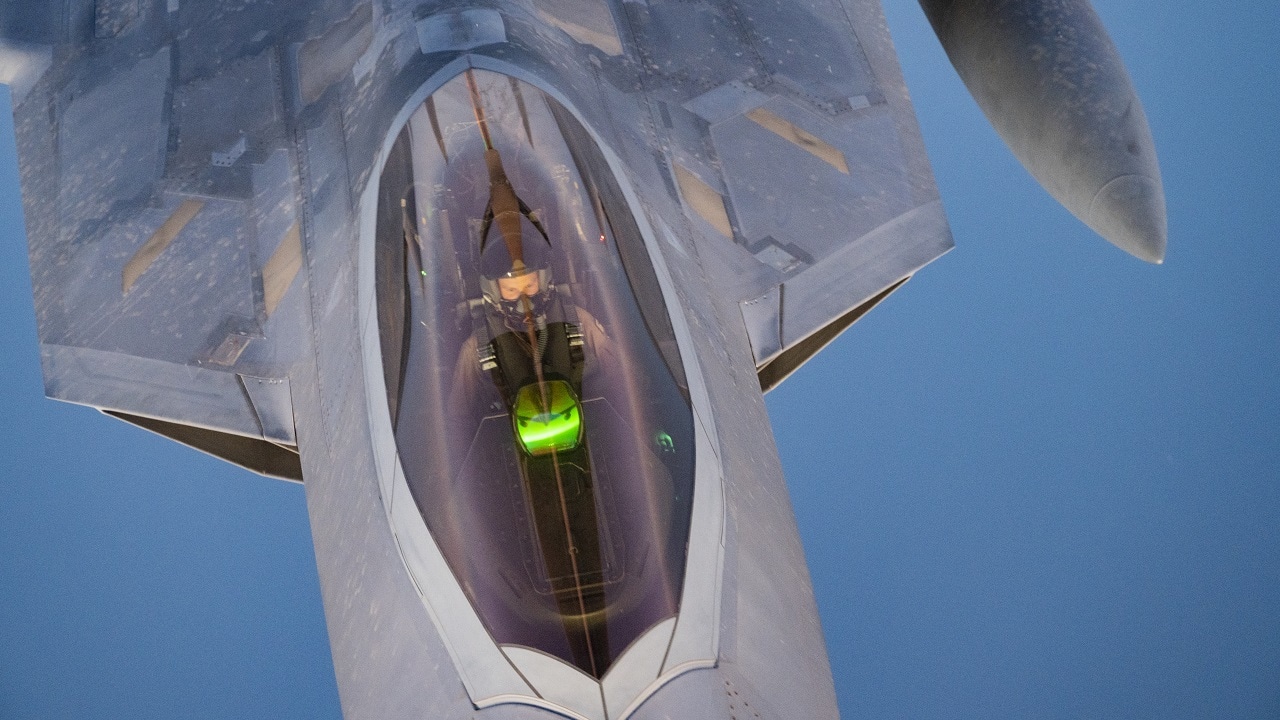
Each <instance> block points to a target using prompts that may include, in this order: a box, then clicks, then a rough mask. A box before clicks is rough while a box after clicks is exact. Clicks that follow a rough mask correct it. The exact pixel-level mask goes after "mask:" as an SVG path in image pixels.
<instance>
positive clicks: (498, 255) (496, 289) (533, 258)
mask: <svg viewBox="0 0 1280 720" xmlns="http://www.w3.org/2000/svg"><path fill="white" fill-rule="evenodd" d="M530 230H532V228H530ZM496 234H497V233H494V235H496ZM521 245H522V246H523V247H521V257H518V258H512V257H511V253H510V251H509V250H508V248H507V244H506V243H505V242H503V241H502V239H501V238H498V237H491V238H490V239H489V242H488V243H486V244H485V247H484V250H483V251H482V253H481V255H480V274H481V278H480V289H481V291H482V292H483V293H484V298H485V301H486V302H487V303H488V304H489V305H490V306H491V307H493V308H494V309H495V310H497V311H498V312H500V313H501V314H502V315H504V316H508V317H510V318H512V319H516V320H523V318H524V316H525V312H526V310H527V308H529V307H532V309H533V314H534V316H535V317H536V316H539V315H542V314H543V313H544V312H545V306H546V302H547V298H548V297H549V296H550V292H551V289H552V288H551V262H550V261H551V258H550V254H551V248H550V247H549V246H548V245H547V243H546V241H545V240H543V239H542V237H541V236H540V235H537V234H536V233H533V237H531V238H526V239H525V242H523V243H521ZM525 298H528V301H529V302H528V304H526V303H525V301H524V299H525Z"/></svg>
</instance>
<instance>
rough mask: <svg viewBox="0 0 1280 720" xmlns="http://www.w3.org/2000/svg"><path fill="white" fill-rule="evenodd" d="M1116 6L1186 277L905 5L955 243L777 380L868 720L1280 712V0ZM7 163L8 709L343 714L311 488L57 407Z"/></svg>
mask: <svg viewBox="0 0 1280 720" xmlns="http://www.w3.org/2000/svg"><path fill="white" fill-rule="evenodd" d="M1095 7H1097V9H1098V11H1099V13H1100V14H1101V15H1102V18H1103V20H1104V22H1105V23H1106V24H1107V25H1108V27H1109V28H1110V30H1111V32H1112V36H1113V38H1114V39H1115V40H1116V43H1117V46H1118V47H1119V49H1120V51H1121V54H1122V55H1123V56H1124V58H1125V59H1126V62H1127V63H1128V66H1129V70H1130V73H1131V75H1132V76H1133V79H1134V83H1135V85H1136V86H1137V88H1138V90H1139V93H1140V94H1141V96H1142V98H1143V101H1144V104H1145V106H1146V110H1147V115H1148V117H1149V119H1150V120H1151V124H1152V129H1153V133H1154V135H1155V139H1156V144H1157V150H1158V152H1159V155H1160V159H1161V164H1162V168H1163V172H1164V181H1165V189H1166V193H1167V197H1168V202H1169V225H1170V239H1169V253H1168V258H1167V261H1166V263H1165V265H1163V266H1161V267H1153V266H1149V265H1146V264H1144V263H1141V262H1139V261H1137V260H1134V259H1132V258H1130V257H1128V256H1126V255H1124V254H1123V253H1121V252H1120V251H1119V250H1116V249H1114V248H1112V247H1111V246H1109V245H1107V244H1106V243H1105V242H1103V241H1102V240H1100V239H1098V238H1097V237H1095V236H1093V235H1092V234H1091V233H1090V232H1089V231H1088V230H1087V229H1086V228H1084V227H1083V226H1082V225H1081V224H1079V223H1078V222H1077V221H1076V220H1074V219H1073V218H1071V217H1070V216H1069V215H1068V214H1067V213H1066V211H1064V210H1062V209H1061V208H1060V207H1058V206H1057V205H1056V204H1054V203H1053V202H1052V201H1051V200H1050V199H1049V198H1048V197H1047V195H1046V194H1045V193H1044V192H1043V191H1042V190H1040V188H1039V187H1038V186H1036V185H1035V184H1034V182H1033V181H1032V180H1031V179H1030V178H1029V176H1027V174H1026V173H1025V172H1024V171H1023V170H1022V169H1021V168H1020V167H1019V166H1018V165H1017V163H1016V161H1014V160H1013V158H1012V157H1011V156H1010V155H1009V154H1008V152H1007V151H1006V150H1005V149H1004V147H1003V146H1002V145H1001V144H1000V141H999V139H998V138H997V137H996V136H995V134H994V132H993V131H991V130H990V127H989V126H988V125H987V124H986V121H985V119H983V118H982V116H981V114H980V113H979V111H978V110H977V108H976V106H975V105H974V103H973V102H972V100H971V99H969V97H968V95H967V93H966V92H965V90H964V88H963V86H962V85H961V84H960V81H959V80H958V78H957V77H956V76H955V73H954V71H952V70H951V68H950V66H949V65H948V64H947V63H946V60H945V57H944V56H943V54H942V52H941V49H940V48H939V47H938V44H937V41H936V40H935V39H934V38H933V36H932V34H931V32H930V31H929V29H928V26H927V23H926V22H925V20H924V18H923V15H922V13H921V12H920V10H919V8H918V6H917V5H916V4H915V3H914V2H910V1H909V0H889V2H887V3H886V8H885V9H886V12H887V13H888V16H889V22H890V27H891V29H892V30H893V33H894V38H895V41H896V43H897V45H898V49H899V53H900V56H901V60H902V63H903V66H904V71H905V73H906V77H907V82H908V86H909V87H910V88H911V92H912V97H913V98H914V100H915V102H916V108H917V112H918V114H919V116H920V120H921V125H922V128H923V132H924V136H925V142H926V145H927V146H928V147H929V151H930V155H931V158H932V161H933V166H934V170H935V173H936V175H937V178H938V184H939V187H940V189H941V192H942V197H943V201H944V203H945V204H946V207H947V211H948V215H949V217H950V219H951V223H952V229H953V232H954V234H955V238H956V244H957V248H956V250H955V251H953V252H952V253H950V254H949V255H947V256H945V257H943V258H942V259H941V260H939V261H937V262H936V263H935V264H934V265H932V266H930V267H928V268H926V269H925V270H924V271H922V272H921V273H920V274H919V275H918V276H917V277H916V278H915V279H914V280H912V281H911V282H910V283H908V284H907V285H906V286H905V287H904V288H903V289H902V291H900V292H899V293H898V294H896V295H895V296H893V297H892V298H891V299H890V300H889V301H887V302H886V303H885V304H884V305H883V306H881V307H880V308H878V309H877V310H876V311H875V312H873V313H871V314H870V315H868V316H867V317H866V318H864V319H863V320H862V321H860V322H859V323H858V324H857V325H856V326H855V327H854V328H853V329H852V330H850V331H849V332H848V333H846V334H845V335H844V336H843V337H842V338H841V339H840V340H839V341H838V342H836V343H835V344H834V345H833V346H832V347H831V348H829V349H828V350H827V351H826V352H824V353H823V354H822V355H820V356H819V357H818V358H816V359H815V360H814V361H813V362H811V363H810V364H809V365H808V366H806V367H805V368H804V369H803V370H802V371H801V372H799V373H797V374H796V375H795V376H793V377H792V378H791V379H789V380H788V381H787V382H786V383H784V384H783V385H782V387H780V388H779V389H778V390H776V391H774V392H773V393H771V394H770V396H769V408H770V412H771V415H772V416H773V419H774V425H775V432H776V435H777V439H778V444H779V449H780V452H781V454H782V459H783V464H784V467H785V468H786V472H787V477H788V482H789V484H790V486H791V488H792V494H793V501H794V504H795V509H796V513H797V516H798V519H799V522H800V529H801V533H802V535H803V536H804V540H805V544H806V548H807V552H808V556H809V560H810V566H811V570H812V572H813V576H814V584H815V589H816V591H817V595H818V602H819V606H820V608H821V611H822V618H823V625H824V628H825V631H826V634H827V642H828V649H829V651H830V654H831V661H832V667H833V672H834V674H835V679H836V687H837V692H838V694H839V699H840V704H841V710H842V713H843V715H844V717H845V718H876V719H877V720H879V719H882V718H990V717H1018V718H1077V717H1106V718H1161V719H1166V718H1275V717H1280V482H1278V479H1280V376H1278V375H1277V372H1276V368H1277V367H1280V290H1278V289H1277V286H1276V284H1275V280H1274V278H1275V276H1276V272H1275V262H1274V260H1270V261H1269V260H1267V258H1268V257H1272V255H1273V246H1274V245H1275V242H1276V239H1277V235H1278V233H1277V228H1278V227H1280V210H1277V203H1276V196H1277V190H1276V185H1277V182H1276V179H1277V172H1276V167H1277V165H1280V138H1278V136H1277V132H1276V130H1277V120H1276V118H1277V117H1280V99H1278V95H1280V93H1277V92H1276V90H1277V80H1276V78H1275V68H1276V67H1277V65H1278V63H1277V61H1278V60H1280V53H1278V52H1277V51H1276V50H1275V49H1274V46H1273V35H1274V33H1275V30H1276V28H1278V27H1280V6H1278V5H1277V4H1276V3H1275V2H1274V1H1273V0H1247V1H1246V0H1241V1H1239V2H1235V3H1221V4H1216V3H1191V2H1169V3H1161V4H1159V9H1158V11H1157V12H1156V13H1155V14H1154V15H1153V14H1152V9H1153V5H1152V4H1151V3H1145V2H1138V1H1137V0H1098V1H1097V2H1095ZM5 122H7V117H6V118H5ZM9 133H10V130H9V129H8V128H7V127H0V135H3V136H8V135H9ZM12 152H13V149H12V146H11V144H8V143H0V228H3V230H0V312H2V313H3V314H4V320H5V324H4V327H5V328H6V329H7V342H5V343H3V344H0V371H3V373H4V378H5V379H4V381H3V382H0V394H2V395H0V397H2V399H3V402H4V405H5V407H6V409H7V412H6V413H5V414H4V415H3V416H0V431H2V432H3V434H2V435H0V437H3V438H4V439H3V441H0V442H2V443H3V445H2V446H0V718H5V719H6V720H8V719H10V718H13V719H15V720H17V719H26V718H60V717H76V718H119V717H130V718H173V717H183V718H268V717H270V718H293V717H296V718H335V717H337V716H338V714H339V713H338V704H337V693H336V689H335V686H334V681H333V676H332V673H333V670H332V665H331V662H330V660H329V651H328V640H327V637H326V633H325V628H324V620H323V613H322V610H321V606H320V599H319V589H318V585H317V580H316V572H315V564H314V556H313V555H312V551H311V540H310V535H309V529H308V525H307V518H306V510H305V506H304V500H303V494H302V489H301V487H299V486H295V485H290V484H286V483H282V482H276V481H270V480H266V479H262V478H259V477H256V476H253V475H249V474H247V473H244V472H242V471H239V470H237V469H235V468H232V467H230V466H226V465H223V464H222V463H220V462H218V461H215V460H212V459H210V458H207V457H205V456H203V455H200V454H198V453H195V452H194V451H190V450H187V449H185V448H182V447H180V446H178V445H176V444H173V443H170V442H168V441H165V440H162V439H159V438H156V437H153V436H150V435H148V434H147V433H144V432H142V431H139V430H135V429H133V428H130V427H128V426H126V425H124V424H123V423H119V422H116V421H112V420H109V419H107V418H105V417H101V416H99V415H98V414H97V413H95V412H93V411H91V410H87V409H85V408H79V407H74V406H69V405H64V404H60V403H54V402H52V401H47V400H43V399H42V397H41V388H42V383H41V379H40V372H39V363H38V353H37V350H36V340H35V327H34V321H33V318H32V309H31V300H30V283H29V280H28V278H27V274H26V273H27V267H26V259H25V247H24V243H23V240H22V235H21V233H20V231H19V228H20V227H21V219H20V218H21V208H20V205H19V203H18V200H17V195H16V169H15V163H14V160H13V155H12ZM815 408H823V409H822V410H821V411H819V412H821V417H822V418H824V419H825V421H824V422H816V421H815V412H816V411H815Z"/></svg>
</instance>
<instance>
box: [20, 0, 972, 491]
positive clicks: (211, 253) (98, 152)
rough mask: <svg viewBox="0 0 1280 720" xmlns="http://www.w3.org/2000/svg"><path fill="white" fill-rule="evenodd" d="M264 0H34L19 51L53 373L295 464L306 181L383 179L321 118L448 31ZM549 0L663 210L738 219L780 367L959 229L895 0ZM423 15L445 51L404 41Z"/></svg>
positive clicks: (721, 268)
mask: <svg viewBox="0 0 1280 720" xmlns="http://www.w3.org/2000/svg"><path fill="white" fill-rule="evenodd" d="M233 5H235V6H236V7H232V6H233ZM259 5H260V7H258V6H254V7H253V9H247V8H248V6H246V8H239V6H238V5H237V4H235V3H194V2H181V3H180V2H178V1H177V0H169V1H168V3H167V4H164V3H160V4H154V3H138V2H136V1H135V2H128V1H126V0H98V2H96V3H95V2H72V3H52V2H49V3H8V4H6V14H5V15H4V17H3V18H0V23H2V25H0V34H2V36H3V38H4V41H3V46H2V47H0V65H2V66H3V68H2V69H3V72H4V79H6V80H8V82H9V83H10V86H11V88H12V90H11V92H12V94H13V101H14V106H15V107H14V110H15V121H16V130H17V136H18V147H19V157H20V168H21V176H22V186H23V197H24V203H25V210H26V221H27V229H28V237H29V242H30V259H31V271H32V280H33V284H34V294H35V306H36V315H37V320H38V325H39V333H40V343H41V355H42V359H43V363H44V372H45V378H46V391H47V393H48V394H49V395H50V396H51V397H54V398H57V399H61V400H66V401H70V402H76V403H81V404H86V405H91V406H93V407H97V408H101V409H103V410H105V411H109V412H110V413H111V414H113V415H116V416H117V417H122V418H124V419H127V420H130V421H133V422H136V423H138V424H141V425H143V426H144V427H148V428H149V429H152V430H154V431H157V432H162V433H164V434H167V435H170V436H171V437H175V439H179V440H180V441H182V442H185V443H187V444H191V445H194V446H195V447H198V448H201V449H204V450H206V451H209V452H214V453H215V454H218V455H219V456H221V457H225V458H228V459H232V460H233V461H235V462H239V463H240V464H242V465H246V466H247V467H250V468H251V469H255V470H258V471H260V472H267V473H268V474H273V475H279V476H287V477H294V476H296V475H297V474H298V471H297V469H296V468H297V463H296V461H295V459H294V458H292V457H291V453H292V451H293V445H294V443H295V440H294V432H293V418H292V410H291V403H290V389H289V381H288V372H287V369H288V368H289V367H290V366H291V365H292V364H293V363H294V362H296V360H297V359H298V357H299V356H300V354H302V353H306V352H308V351H309V348H310V346H311V344H310V337H309V333H308V331H307V328H308V327H309V323H308V322H307V317H305V315H306V314H307V313H309V312H310V308H309V307H308V306H307V302H306V301H307V293H306V292H305V291H299V290H298V289H296V287H295V286H302V285H303V284H304V283H305V282H306V279H305V277H304V279H302V280H298V276H299V275H303V276H305V275H306V273H305V272H301V273H300V272H299V271H300V269H302V267H303V265H304V262H305V257H306V252H305V250H304V248H305V246H306V243H307V239H306V237H305V233H304V232H303V229H302V228H304V226H305V224H306V222H305V220H304V213H305V212H306V209H305V203H306V202H308V201H309V200H311V199H314V198H311V197H309V196H310V195H311V194H313V193H314V192H324V193H330V192H334V191H335V190H337V189H338V186H339V185H352V184H353V181H354V184H359V180H358V178H353V177H347V176H346V175H344V173H346V171H347V169H346V168H316V169H310V168H308V169H300V168H299V167H298V162H297V157H296V156H297V153H298V148H297V140H298V138H299V129H298V128H299V126H303V127H304V128H305V126H307V125H308V124H309V123H310V124H312V125H315V126H316V127H314V128H309V129H306V130H305V132H318V133H320V134H324V133H338V132H341V131H342V129H341V128H340V127H338V126H337V125H335V124H334V123H333V121H332V120H331V119H330V120H323V119H322V118H323V117H324V116H323V115H322V114H320V113H315V112H314V111H313V108H314V107H315V106H318V105H323V104H324V102H323V98H322V95H323V94H324V93H325V92H326V91H328V90H329V89H330V88H331V87H332V86H334V85H342V84H344V83H345V84H348V85H351V84H355V85H357V86H358V84H359V83H361V82H367V81H368V78H369V75H370V74H371V73H372V71H373V68H374V66H375V64H376V61H377V60H378V58H379V57H381V56H382V55H384V54H385V53H386V52H388V51H390V52H393V53H398V54H402V55H403V54H406V53H421V52H423V50H424V48H423V47H421V44H422V43H423V42H428V41H429V40H430V38H428V39H427V40H424V35H423V33H424V32H425V33H428V34H429V33H430V32H433V30H432V29H431V28H430V27H426V28H424V27H423V25H424V23H423V21H422V20H420V19H417V18H415V17H414V16H413V15H412V13H411V12H410V11H409V10H408V9H407V8H404V9H400V10H399V11H397V12H383V11H381V10H375V8H374V6H373V4H370V3H363V2H324V3H321V2H317V3H261V4H259ZM532 6H533V10H534V14H535V15H536V17H538V18H540V19H541V20H543V21H544V22H546V23H547V25H548V27H549V30H550V31H551V32H563V33H565V34H567V35H568V36H569V37H570V38H572V40H573V41H574V42H576V43H578V44H579V45H580V46H581V47H583V48H584V49H585V50H586V51H587V53H588V54H590V55H593V56H595V57H597V58H598V60H597V62H598V64H599V66H600V70H599V71H598V72H599V74H600V75H602V76H604V77H605V78H607V79H608V81H609V82H611V83H613V84H614V85H618V86H627V85H630V86H632V87H633V88H634V89H635V90H636V91H638V93H637V94H638V95H639V96H640V97H642V99H643V105H642V106H643V107H647V111H648V117H647V118H646V119H645V122H646V123H647V124H648V125H649V127H648V132H647V135H648V137H644V138H638V140H639V142H637V143H635V146H634V147H632V148H630V150H631V151H633V152H634V154H636V155H644V154H649V155H651V157H649V158H646V160H648V161H649V162H650V163H651V164H652V165H653V167H655V168H656V169H657V172H655V173H654V175H655V176H654V177H652V178H651V180H652V181H653V182H655V183H657V184H658V185H659V187H661V188H663V189H664V190H665V192H666V193H667V194H668V195H669V199H671V200H673V201H676V202H678V203H679V204H680V205H681V206H682V207H683V209H684V212H683V216H684V221H685V222H686V223H687V224H688V225H689V226H688V227H667V228H663V230H664V231H666V232H671V233H676V234H686V235H687V234H688V233H690V232H693V231H694V230H695V228H694V227H693V226H697V228H696V232H698V233H699V234H705V235H707V236H708V237H711V238H713V242H710V243H706V244H699V245H698V251H699V253H700V257H699V258H698V259H699V260H700V261H701V263H702V266H703V269H704V271H705V272H708V273H709V274H711V275H712V277H710V278H709V279H710V280H711V282H712V285H713V286H714V287H716V288H718V291H720V292H723V293H726V294H727V295H729V296H731V297H732V298H734V299H735V300H737V301H739V302H740V307H741V311H742V321H743V322H744V323H745V325H746V327H747V329H748V332H749V336H750V339H751V345H752V349H753V352H754V354H755V358H756V361H757V366H758V367H759V368H760V373H761V382H762V385H763V386H764V387H766V388H768V387H772V386H773V385H775V384H776V383H777V382H779V381H780V380H781V379H782V378H784V377H785V376H786V375H787V374H788V373H790V372H791V371H792V370H794V369H795V368H796V367H798V366H799V365H800V364H801V363H802V362H803V361H804V360H806V359H807V358H808V357H809V356H810V355H812V354H813V353H814V352H816V351H817V350H818V349H820V348H821V347H822V346H823V345H825V344H826V343H827V342H829V341H830V340H831V339H832V338H833V337H834V336H835V335H836V334H838V332H839V331H840V330H842V329H844V327H847V325H848V324H849V323H850V322H852V320H853V319H855V318H856V317H857V316H858V315H860V314H861V313H862V312H865V310H866V309H868V308H869V307H870V306H871V305H874V304H875V302H877V301H878V300H879V299H881V298H882V297H883V296H884V295H885V294H886V293H887V291H889V290H890V289H891V288H893V287H895V286H896V285H897V284H898V283H900V282H901V281H902V280H904V279H905V278H907V277H908V276H910V275H911V274H912V273H913V272H915V271H916V270H917V269H919V268H920V267H921V266H922V265H924V264H925V263H927V262H929V261H930V260H932V259H933V258H935V257H937V256H938V255H940V254H941V253H943V252H945V251H946V250H947V249H948V248H949V247H950V244H951V243H950V235H949V232H948V229H947V226H946V222H945V219H944V217H943V213H942V209H941V207H940V204H939V202H938V197H937V191H936V188H935V186H934V183H933V179H932V176H931V174H930V171H929V167H928V162H927V159H926V158H925V154H924V150H923V146H922V144H921V140H920V136H919V132H918V129H917V126H916V122H915V119H914V116H913V114H912V111H911V106H910V102H909V100H908V98H907V93H906V90H905V88H904V86H903V82H902V78H901V75H900V72H899V69H898V66H897V62H896V59H895V57H894V53H893V48H892V44H891V41H890V40H889V37H888V33H887V31H886V28H885V25H884V20H883V17H882V15H881V11H880V8H879V6H878V4H877V3H875V2H867V1H863V0H844V1H843V2H842V1H841V0H807V1H804V2H788V3H776V2H773V1H772V0H740V1H738V2H698V3H690V2H657V1H656V0H655V1H651V2H622V3H615V4H610V5H606V4H603V3H600V4H595V3H580V2H573V1H571V0H534V2H533V3H532ZM413 23H417V25H418V27H417V28H416V30H417V32H416V33H413V32H412V29H411V31H410V34H411V35H416V36H417V39H418V40H419V47H405V46H404V44H403V43H402V42H399V41H398V40H397V41H395V42H393V41H392V40H390V38H392V37H394V36H396V35H397V34H398V33H399V31H400V30H401V29H403V28H404V26H406V25H407V24H413ZM445 41H446V44H448V43H449V42H453V43H454V44H456V38H455V39H454V40H449V39H448V38H445ZM455 50H456V48H455ZM308 112H311V113H312V115H311V116H308V114H307V113H308ZM326 122H327V123H328V124H327V125H326V124H325V123H326ZM304 135H305V133H304ZM304 141H305V139H304ZM652 156H657V157H652ZM352 171H353V172H356V171H358V169H356V168H352ZM304 173H310V174H309V175H308V176H307V177H304ZM317 173H319V175H317ZM677 224H678V223H677Z"/></svg>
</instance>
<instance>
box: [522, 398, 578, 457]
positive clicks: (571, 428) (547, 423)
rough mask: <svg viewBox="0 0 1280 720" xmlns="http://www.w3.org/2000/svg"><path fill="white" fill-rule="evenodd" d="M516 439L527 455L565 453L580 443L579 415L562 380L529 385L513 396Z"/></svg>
mask: <svg viewBox="0 0 1280 720" xmlns="http://www.w3.org/2000/svg"><path fill="white" fill-rule="evenodd" d="M514 410H515V411H514V413H513V422H514V424H515V429H516V437H517V438H519V439H520V444H521V445H522V446H524V450H525V452H527V453H529V454H530V455H545V454H547V453H550V452H566V451H569V450H573V449H574V448H576V447H578V443H580V442H582V412H581V409H580V408H579V407H578V398H577V397H576V396H575V395H574V393H573V388H572V387H570V386H569V383H567V382H565V381H564V380H547V381H545V382H542V383H536V382H535V383H530V384H529V385H525V386H524V387H522V388H520V392H518V393H517V394H516V402H515V409H514Z"/></svg>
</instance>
